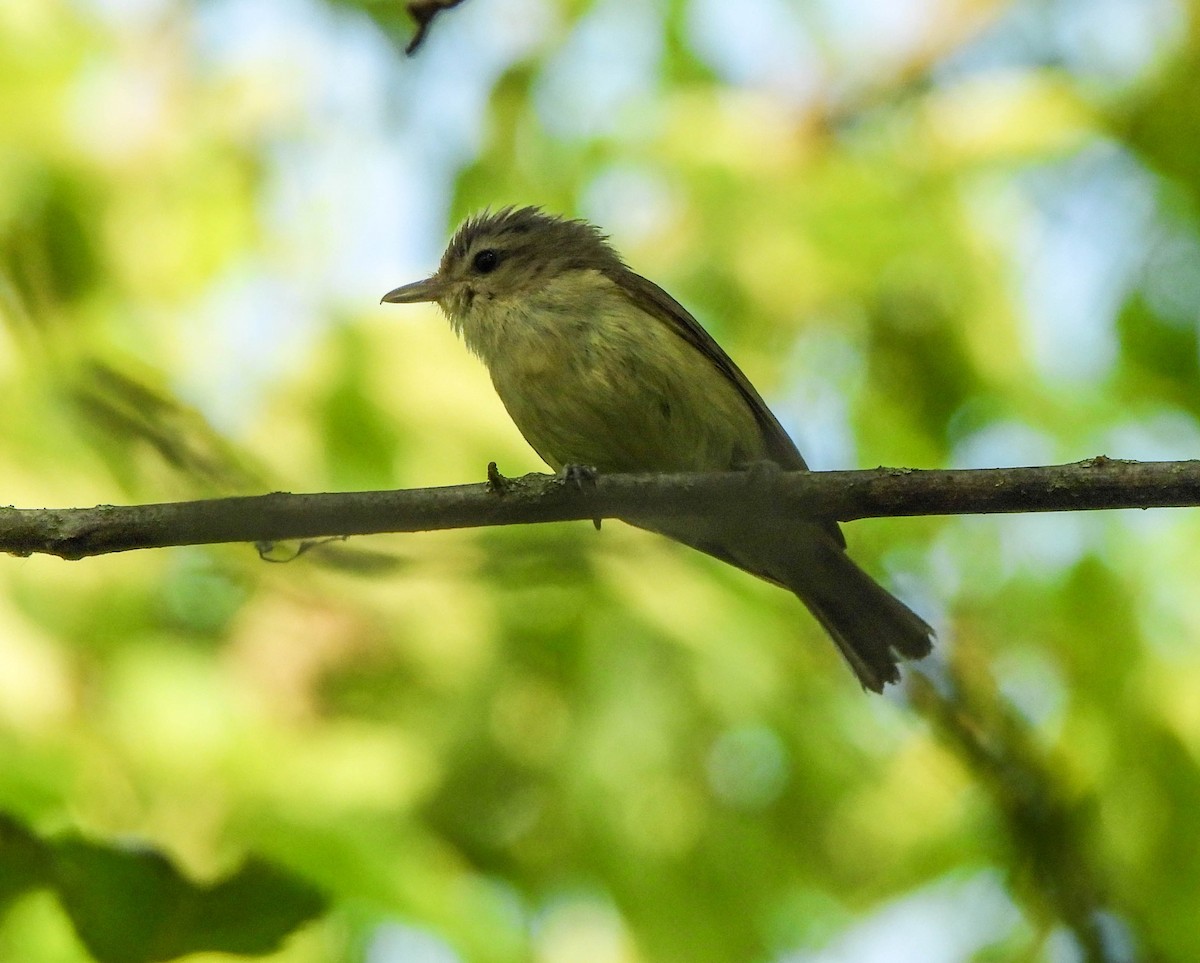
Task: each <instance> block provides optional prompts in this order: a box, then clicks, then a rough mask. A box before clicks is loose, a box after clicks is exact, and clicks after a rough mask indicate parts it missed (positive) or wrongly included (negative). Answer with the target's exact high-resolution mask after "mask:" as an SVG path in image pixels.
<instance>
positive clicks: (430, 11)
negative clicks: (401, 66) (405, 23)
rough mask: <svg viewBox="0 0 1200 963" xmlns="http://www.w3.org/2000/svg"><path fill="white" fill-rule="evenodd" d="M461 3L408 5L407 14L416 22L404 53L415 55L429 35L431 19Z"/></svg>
mask: <svg viewBox="0 0 1200 963" xmlns="http://www.w3.org/2000/svg"><path fill="white" fill-rule="evenodd" d="M462 2H463V0H413V2H412V3H410V4H409V5H408V12H409V15H410V16H411V17H412V18H413V19H414V20H415V21H417V32H416V33H414V34H413V38H412V40H410V41H409V42H408V46H407V47H405V48H404V52H405V53H406V54H408V55H409V56H410V57H411V56H412V55H413V54H415V53H416V52H417V49H418V48H419V47H420V46H421V44H423V43H424V42H425V37H426V36H427V35H428V33H429V27H430V25H431V24H432V23H433V18H434V17H436V16H437V15H438V14H439V13H441V12H442V11H443V10H449V9H450V8H451V7H457V6H458V5H459V4H460V3H462Z"/></svg>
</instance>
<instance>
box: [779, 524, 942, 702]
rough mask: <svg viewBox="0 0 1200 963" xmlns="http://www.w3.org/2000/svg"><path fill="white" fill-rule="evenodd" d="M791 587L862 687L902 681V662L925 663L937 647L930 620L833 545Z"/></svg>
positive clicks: (826, 545)
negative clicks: (911, 607) (835, 645)
mask: <svg viewBox="0 0 1200 963" xmlns="http://www.w3.org/2000/svg"><path fill="white" fill-rule="evenodd" d="M813 561H815V562H816V564H815V565H814V564H812V562H813ZM786 587H787V588H790V589H791V590H792V591H793V592H795V593H796V595H797V596H799V598H800V601H802V602H803V603H804V604H805V605H806V606H807V607H808V610H809V611H810V612H812V614H813V615H814V616H815V617H816V619H817V621H818V622H820V623H821V625H822V626H823V627H824V629H825V631H826V632H828V633H829V635H830V638H832V639H833V641H834V642H835V643H836V644H837V647H838V649H839V650H840V651H841V653H842V656H843V657H844V658H845V659H846V661H847V662H848V663H850V668H851V669H853V670H854V674H855V675H857V676H858V680H859V682H861V683H862V684H863V687H864V688H867V689H870V690H872V691H873V692H882V691H883V687H884V685H886V684H887V683H889V682H898V681H900V671H899V668H898V664H899V663H900V662H901V661H903V660H905V659H920V658H922V657H923V656H926V655H928V654H929V652H930V650H931V649H932V648H933V629H932V628H930V627H929V625H928V624H927V623H926V622H925V620H924V619H922V618H921V617H920V616H919V615H917V614H916V613H915V612H913V611H912V609H910V608H909V607H908V606H907V605H905V604H904V603H903V602H901V601H900V600H899V599H898V598H896V596H894V595H892V594H891V593H890V592H889V591H888V590H887V589H885V588H884V587H883V586H882V585H880V584H879V583H878V582H876V581H875V580H874V579H873V578H871V576H870V575H868V574H867V573H866V572H864V571H863V570H862V569H861V568H859V567H858V566H857V565H856V564H855V563H854V560H853V559H851V558H850V556H849V555H847V554H846V553H845V551H843V550H842V548H841V547H840V546H838V545H835V544H833V542H832V541H830V540H824V544H822V545H821V546H820V549H819V551H818V553H817V557H816V559H810V560H809V564H808V565H806V566H805V570H804V571H802V572H798V573H795V577H794V578H789V579H788V580H787V583H786Z"/></svg>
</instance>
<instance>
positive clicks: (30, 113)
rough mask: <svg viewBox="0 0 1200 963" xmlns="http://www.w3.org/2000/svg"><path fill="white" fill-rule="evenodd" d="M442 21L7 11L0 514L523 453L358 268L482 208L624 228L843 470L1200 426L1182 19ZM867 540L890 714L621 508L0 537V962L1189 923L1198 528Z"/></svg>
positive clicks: (1188, 31) (1161, 452)
mask: <svg viewBox="0 0 1200 963" xmlns="http://www.w3.org/2000/svg"><path fill="white" fill-rule="evenodd" d="M909 7H911V9H909ZM883 8H887V9H888V10H892V11H893V12H894V11H897V10H899V11H901V13H902V14H903V16H900V17H899V19H898V20H896V21H895V22H894V23H893V24H892V29H891V31H890V32H889V31H888V30H885V29H883V27H881V26H880V23H879V20H878V17H879V10H880V9H883ZM872 10H874V13H872ZM873 17H874V19H872V18H873ZM409 30H410V24H409V22H408V21H407V19H406V18H405V17H404V15H403V11H402V6H401V5H400V4H395V3H390V2H380V0H376V2H369V3H368V2H365V0H364V2H343V3H329V4H323V3H321V2H320V0H307V2H299V0H297V2H295V3H291V4H288V3H283V2H279V3H272V4H266V3H250V2H246V3H237V2H234V0H226V2H222V3H217V2H208V3H201V2H194V3H188V2H184V0H153V2H152V0H145V2H139V3H134V2H127V3H121V2H101V0H92V2H87V3H84V2H77V3H70V2H67V0H41V2H38V3H28V2H24V0H0V320H2V321H3V326H2V327H0V397H3V399H4V403H3V418H2V420H0V479H2V481H0V501H3V502H5V503H12V504H16V505H20V506H26V507H39V506H67V505H91V504H95V503H104V502H114V503H116V502H121V503H133V502H143V501H162V500H169V499H173V498H191V497H201V496H205V495H212V494H218V493H251V492H260V491H268V490H275V489H289V490H297V491H300V490H337V489H347V488H383V487H402V486H410V485H433V484H445V483H454V482H461V481H468V480H476V479H480V478H481V477H482V475H483V469H484V466H485V465H486V463H487V462H488V461H489V460H493V459H494V460H497V461H498V462H499V463H500V466H501V468H502V470H504V471H506V472H507V473H509V474H517V473H520V472H523V471H527V470H535V469H537V467H538V465H537V462H536V459H535V457H534V456H533V454H532V452H530V451H529V450H528V449H527V448H526V447H525V445H524V444H523V442H522V441H521V439H520V437H519V435H518V434H517V433H516V431H515V429H513V428H512V426H511V425H510V424H509V423H508V421H507V418H506V416H505V414H504V412H503V410H502V409H501V407H500V405H499V403H498V402H497V401H496V400H495V398H494V396H493V395H492V393H491V389H490V386H489V384H488V383H487V378H486V375H485V374H484V373H483V372H482V371H481V370H480V368H479V367H478V365H477V364H476V363H475V362H474V361H473V360H472V359H470V358H469V357H468V356H467V355H466V353H465V352H464V351H463V350H462V349H461V347H460V346H459V345H457V344H456V343H455V341H454V338H453V335H452V334H451V332H450V331H449V330H448V327H447V326H446V325H445V324H443V323H442V322H441V321H440V319H438V318H437V317H436V316H435V314H434V313H433V312H432V311H423V309H420V308H404V309H396V308H392V307H388V306H384V307H379V306H377V305H376V301H377V299H378V297H379V296H380V295H381V294H382V293H383V292H384V291H386V290H388V289H389V288H390V287H392V286H394V285H396V284H398V283H401V282H403V281H407V280H412V279H414V278H415V277H416V276H418V275H419V273H421V272H424V271H428V270H430V269H432V267H433V266H434V264H435V262H436V257H437V254H438V251H439V250H440V246H441V244H442V243H443V241H444V238H445V236H446V234H447V232H448V231H449V230H450V229H451V227H452V226H453V224H454V223H455V222H456V221H457V220H458V219H459V218H460V217H461V216H463V215H464V214H466V213H468V212H471V211H474V210H477V209H479V208H481V207H483V206H486V205H492V206H499V205H502V204H506V203H540V204H542V205H544V206H546V207H547V208H549V209H552V210H555V211H563V212H567V213H572V214H581V215H584V216H588V217H590V218H592V219H594V220H597V221H598V222H600V223H602V224H604V225H605V227H606V228H607V229H608V230H609V231H610V232H611V234H612V236H613V239H614V242H615V243H616V244H617V246H618V248H619V249H620V250H621V251H622V252H623V253H624V255H625V256H626V259H627V260H628V261H629V262H630V264H631V265H632V266H634V267H635V269H637V270H638V271H639V272H640V273H643V274H645V275H647V276H649V277H652V278H654V279H656V280H658V281H660V282H661V283H663V285H664V286H665V287H666V288H667V289H668V290H670V291H672V292H673V293H674V294H675V295H676V296H677V297H678V298H679V299H680V300H681V301H683V302H684V303H685V304H687V305H689V306H690V307H692V308H693V309H694V311H695V312H696V313H697V315H698V316H699V317H700V318H701V320H702V321H703V322H704V323H705V324H706V325H707V326H708V327H709V328H710V330H712V331H713V333H714V334H715V335H716V336H717V337H718V338H719V339H720V340H721V341H722V342H723V343H724V344H725V345H726V346H727V347H728V348H729V350H730V352H731V353H732V354H733V356H734V357H735V358H736V359H737V360H738V361H739V362H740V363H741V365H742V367H743V368H744V369H745V370H746V371H747V372H748V373H749V374H750V376H751V377H752V379H754V380H755V382H756V383H757V384H758V385H759V386H760V388H761V389H762V390H763V393H764V394H765V395H766V396H767V397H768V399H769V400H770V401H771V403H772V405H773V407H774V408H775V410H776V411H777V412H778V414H779V415H780V417H781V419H782V420H783V422H784V424H785V425H786V426H787V427H788V428H789V429H790V430H792V431H793V432H794V434H795V436H796V438H797V440H798V441H799V442H800V445H801V448H802V449H803V450H805V451H806V453H808V454H809V455H810V456H811V457H810V461H812V462H813V463H814V465H815V467H819V468H834V467H868V466H873V465H876V464H880V463H883V464H901V465H913V466H920V467H938V466H950V465H954V466H962V467H972V466H980V467H982V466H985V465H1002V464H1023V463H1046V462H1052V461H1056V460H1058V461H1066V460H1075V459H1078V458H1083V457H1087V456H1091V455H1095V454H1100V453H1104V454H1108V455H1110V456H1113V457H1144V458H1152V457H1191V456H1193V455H1194V454H1195V453H1196V451H1197V450H1198V447H1200V431H1198V428H1197V423H1196V418H1197V415H1198V414H1200V354H1198V344H1197V332H1198V321H1200V237H1198V236H1197V231H1198V220H1197V215H1198V212H1200V162H1198V161H1197V157H1200V154H1198V153H1197V150H1196V146H1197V143H1198V138H1200V80H1198V79H1197V78H1200V6H1198V5H1197V4H1196V3H1194V2H1184V0H1111V2H1108V3H1105V4H1088V3H1084V2H1082V0H1022V2H1017V0H1012V2H1005V0H928V2H925V3H916V2H913V3H912V4H910V5H908V6H905V5H901V4H894V5H886V4H885V5H875V6H872V5H868V4H841V5H838V4H832V3H819V2H815V0H810V2H803V0H793V2H786V0H775V2H767V0H761V2H759V0H745V2H744V3H740V4H734V3H728V4H722V3H719V2H717V0H710V2H700V0H692V2H685V0H670V2H667V0H661V2H656V3H646V2H640V0H639V2H634V0H627V2H622V0H595V2H588V0H559V2H552V0H543V2H537V0H470V2H468V3H466V4H463V5H461V6H460V7H458V8H456V9H455V10H453V11H450V12H448V13H446V14H445V15H444V16H442V17H441V18H439V20H438V21H437V22H436V23H435V24H434V28H433V30H432V32H431V37H430V40H429V42H428V44H427V45H426V47H424V48H423V49H422V51H421V52H420V53H419V54H418V56H417V57H416V58H414V59H412V60H405V59H403V57H402V55H401V53H400V51H401V49H402V47H403V45H404V43H405V42H406V41H407V38H408V31H409ZM848 536H849V538H850V542H851V548H852V551H853V552H854V554H855V555H856V557H858V558H859V559H861V560H862V561H863V562H864V564H866V565H867V567H869V568H871V569H872V570H873V571H875V572H877V573H879V574H881V575H882V576H883V577H885V579H887V580H889V581H890V582H891V584H893V585H894V586H895V587H896V588H897V590H898V591H899V592H900V593H901V594H903V595H905V597H906V598H908V599H910V600H911V601H912V602H913V603H914V604H915V605H916V606H917V607H918V608H920V609H921V610H922V612H923V613H924V614H926V615H928V616H929V617H930V618H931V619H932V620H933V621H934V622H935V623H936V624H937V626H938V628H939V631H940V634H941V637H942V641H941V644H940V647H939V649H938V653H937V655H936V656H935V657H934V658H933V659H931V660H929V661H928V662H927V663H926V664H924V665H922V666H921V667H920V668H912V669H910V670H909V671H908V673H907V675H908V678H909V680H910V685H908V686H907V687H906V689H905V690H904V691H902V692H897V693H893V694H891V695H890V696H888V697H887V698H883V699H879V698H868V697H866V696H865V695H863V694H862V693H861V692H860V691H859V690H858V688H857V686H855V685H854V683H853V681H852V679H851V678H850V676H849V673H848V672H847V671H846V670H845V668H844V667H843V666H842V665H840V664H839V662H838V659H837V656H836V655H835V653H834V651H833V649H832V647H831V646H829V645H828V644H827V642H826V641H825V640H824V639H823V638H822V637H821V635H820V632H819V631H818V630H817V629H816V628H815V626H814V625H813V624H812V623H811V620H810V619H808V617H807V616H806V615H805V614H804V613H803V612H802V611H801V610H800V607H799V605H798V604H797V603H796V601H795V600H794V599H792V598H790V597H787V596H785V594H784V593H781V592H778V591H777V590H774V589H772V588H771V587H769V586H765V585H760V584H757V583H755V582H753V581H752V580H750V579H748V578H745V577H743V576H741V575H740V574H739V573H737V572H733V571H729V570H726V569H724V568H722V567H720V566H719V565H717V564H715V563H711V562H710V561H709V560H707V559H704V558H701V557H699V556H697V555H694V554H690V553H688V552H687V551H685V550H683V549H681V548H679V547H678V546H674V545H671V544H666V543H664V542H662V541H660V540H656V539H654V538H652V537H650V536H647V535H645V534H644V533H640V532H635V531H632V530H627V529H624V528H623V527H621V526H618V525H615V524H614V525H611V526H605V529H604V531H603V532H602V533H600V534H597V533H596V532H594V531H593V530H592V528H591V526H590V525H587V524H579V525H563V526H546V527H538V528H528V529H525V530H519V531H481V532H470V533H463V532H454V533H437V534H430V535H425V536H411V537H403V538H399V537H397V538H382V537H380V538H373V539H361V540H357V541H355V542H353V543H350V544H347V545H344V546H337V547H336V548H330V549H329V550H328V551H326V552H324V553H323V554H320V553H310V554H308V555H305V556H304V557H302V558H301V559H300V560H298V561H296V562H293V563H292V564H286V565H270V564H264V563H263V562H262V561H260V560H259V559H258V557H257V556H256V555H255V553H254V552H253V551H252V550H251V549H250V548H249V547H246V546H227V547H218V548H212V549H181V550H174V551H162V552H153V553H151V552H147V553H137V554H131V555H128V556H114V557H107V558H98V559H92V560H88V561H85V562H78V563H70V564H68V563H64V562H61V561H58V560H54V559H45V558H29V559H15V558H10V559H6V560H3V562H2V564H0V585H2V586H3V591H2V592H0V960H5V961H7V960H21V961H34V963H38V961H81V960H88V959H91V958H93V956H94V957H95V958H99V959H103V960H111V961H130V960H143V959H165V958H174V957H176V956H178V955H180V954H184V953H187V952H190V951H199V950H210V951H227V952H244V953H252V952H271V953H273V954H274V955H273V956H272V957H271V958H272V959H275V960H278V961H281V963H282V961H287V963H309V961H312V963H315V961H327V960H328V961H333V960H338V961H341V960H346V961H359V960H369V961H371V963H394V961H434V963H446V961H454V960H469V961H486V963H492V961H495V963H502V961H518V960H527V959H535V960H539V961H545V963H560V961H562V963H566V961H572V963H574V961H587V963H650V961H674V960H688V961H709V960H711V961H714V963H715V961H731V960H761V961H767V960H772V961H775V960H778V961H784V960H786V961H789V963H796V961H817V960H821V961H832V960H856V961H857V960H885V959H888V960H890V959H895V960H916V959H920V960H925V961H934V963H936V961H942V960H945V961H956V960H977V961H1001V960H1005V961H1007V960H1014V961H1015V960H1047V961H1060V960H1075V959H1096V960H1132V959H1152V958H1153V959H1164V960H1178V961H1190V960H1195V959H1200V927H1197V925H1196V907H1197V906H1200V769H1198V766H1197V762H1198V757H1200V708H1198V707H1200V700H1197V698H1196V692H1197V691H1198V690H1200V594H1198V593H1197V592H1196V590H1195V587H1196V585H1197V583H1198V579H1200V548H1198V547H1197V546H1198V545H1200V521H1198V520H1197V517H1196V515H1195V513H1192V512H1185V511H1170V512H1167V511H1162V512H1149V513H1110V514H1091V515H1087V516H1081V517H1067V516H1062V517H1055V518H1041V517H1033V516H1028V517H1016V516H1014V517H1007V518H949V519H920V520H913V519H909V520H895V521H892V520H880V521H873V522H860V523H856V524H854V525H852V526H850V528H849V531H848ZM126 920H128V921H129V922H128V923H126V922H124V921H126ZM305 921H307V922H305ZM194 958H195V959H201V958H203V957H194ZM209 958H211V959H214V960H215V959H217V958H218V957H217V956H215V955H214V956H212V957H209ZM219 958H228V957H219Z"/></svg>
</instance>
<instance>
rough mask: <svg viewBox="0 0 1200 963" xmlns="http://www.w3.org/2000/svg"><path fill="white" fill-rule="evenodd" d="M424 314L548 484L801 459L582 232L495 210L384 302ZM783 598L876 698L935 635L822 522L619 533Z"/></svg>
mask: <svg viewBox="0 0 1200 963" xmlns="http://www.w3.org/2000/svg"><path fill="white" fill-rule="evenodd" d="M383 300H384V301H388V302H392V303H410V302H418V301H433V302H436V303H437V304H438V305H439V306H440V307H441V309H442V311H443V312H444V313H445V314H446V316H447V317H448V318H449V319H450V324H451V326H452V327H453V328H454V330H455V331H456V332H457V333H458V334H459V336H461V337H462V339H463V341H464V342H465V343H466V346H467V348H468V349H470V350H471V351H472V352H473V353H474V354H476V355H478V356H479V358H480V359H482V360H483V362H484V364H486V365H487V368H488V370H489V372H490V373H491V376H492V383H493V384H494V385H495V388H496V392H497V393H498V394H499V395H500V399H501V401H503V402H504V406H505V407H506V408H507V409H508V413H509V415H511V416H512V419H513V421H514V422H516V425H517V427H518V428H519V429H520V430H521V433H522V434H523V435H524V436H525V439H526V440H527V441H528V442H529V444H530V445H531V446H533V448H534V450H535V451H536V452H537V453H538V454H539V455H540V456H541V457H542V458H543V459H544V460H545V461H546V463H547V464H549V465H550V466H551V467H552V468H554V469H555V470H556V471H559V470H561V469H563V468H564V467H566V466H574V465H579V466H590V467H594V468H596V469H597V470H598V471H600V472H602V473H603V472H702V471H728V470H730V469H737V468H744V467H747V466H752V465H754V464H756V463H764V462H773V463H774V464H776V465H778V466H779V467H780V468H782V469H784V470H789V471H794V470H798V469H806V468H807V466H806V465H805V463H804V459H803V458H802V457H801V456H800V452H799V451H797V450H796V446H795V445H794V444H793V443H792V441H791V439H790V438H788V436H787V434H786V433H785V432H784V430H783V428H782V427H781V426H780V424H779V421H778V419H776V417H775V416H774V415H773V414H772V413H771V411H770V409H768V408H767V406H766V403H765V402H764V401H763V400H762V397H761V396H760V395H759V393H758V392H757V391H755V389H754V386H753V385H751V384H750V382H749V381H748V380H747V378H746V376H745V375H744V374H742V372H741V371H740V370H739V369H738V367H737V365H735V364H734V363H733V361H732V360H730V358H729V356H728V355H727V354H726V353H725V352H724V351H723V350H721V347H720V346H719V345H718V344H717V343H716V341H714V340H713V339H712V337H711V336H710V335H709V334H708V332H706V331H705V330H704V329H703V328H702V327H701V326H700V324H699V323H698V322H697V321H696V319H695V318H693V317H692V316H691V315H690V314H689V313H688V312H687V311H686V310H685V309H684V308H683V307H682V306H681V305H680V304H679V302H677V301H676V300H675V299H674V298H672V297H671V296H670V295H669V294H667V292H666V291H664V290H663V289H662V288H660V287H659V286H658V285H656V284H654V283H653V282H651V281H648V280H647V279H646V278H644V277H640V276H639V275H637V274H634V273H633V271H631V270H630V269H629V268H628V267H626V266H625V264H624V262H623V261H622V260H621V258H620V257H619V256H618V254H617V253H616V252H615V251H614V250H613V248H612V247H611V246H610V245H609V244H608V243H607V239H606V238H605V236H604V235H603V234H602V233H601V232H600V231H599V229H597V228H596V227H594V226H593V225H591V224H588V223H586V222H584V221H579V220H570V219H567V218H562V217H555V216H551V215H548V214H545V213H543V212H542V211H541V210H540V209H538V208H533V207H522V208H505V209H504V210H501V211H498V212H496V213H490V212H485V213H483V214H480V215H478V216H476V217H472V218H470V219H468V220H467V221H466V222H465V223H464V224H463V225H462V226H461V227H460V228H459V229H458V231H457V232H456V233H455V235H454V237H453V239H452V240H451V241H450V245H449V247H447V248H446V252H445V254H443V255H442V261H441V266H440V267H439V268H438V270H437V273H435V274H434V275H433V276H431V277H429V278H426V279H425V280H423V281H417V282H415V283H413V284H406V285H404V286H403V287H398V288H396V289H395V290H394V291H390V292H389V293H387V294H385V295H384V297H383ZM624 520H625V521H628V522H630V523H631V524H634V525H637V526H639V527H641V528H646V529H650V530H652V531H655V532H658V533H660V534H663V535H666V536H668V537H670V538H673V539H675V540H677V541H680V542H683V543H684V544H685V545H690V546H692V547H693V548H696V549H699V550H700V551H702V552H707V553H708V554H709V555H712V556H714V557H716V558H719V559H721V560H722V561H724V562H728V563H729V564H731V565H735V566H737V567H738V568H741V569H744V570H745V571H747V572H749V573H751V574H752V575H757V576H758V577H759V578H763V579H766V580H767V581H769V582H773V583H775V584H776V585H779V586H781V587H783V588H786V589H789V590H790V591H792V592H794V593H795V594H796V595H797V596H798V597H799V598H800V601H802V602H803V603H804V604H805V605H806V606H807V607H808V609H809V611H811V612H812V614H813V615H814V616H816V618H817V621H818V622H820V623H821V625H822V626H824V628H825V630H826V631H827V632H828V633H829V635H830V636H831V637H832V638H833V641H834V642H835V643H837V647H838V649H839V650H840V651H841V653H842V655H843V656H845V658H846V661H847V662H849V663H850V667H851V668H852V669H853V670H854V672H855V674H856V675H857V676H858V679H859V681H860V682H861V683H862V684H863V686H865V687H866V688H868V689H872V690H874V691H875V692H880V691H882V690H883V686H884V685H885V683H889V682H896V681H898V680H899V677H900V674H899V671H898V669H897V662H898V661H899V660H901V659H916V658H920V657H922V656H924V655H926V654H928V652H929V651H930V648H931V644H932V636H933V631H932V629H930V627H929V626H928V625H926V624H925V622H924V621H922V620H921V619H920V618H919V617H918V616H917V615H915V614H914V613H913V612H912V611H910V610H909V609H908V608H907V607H906V606H905V605H904V604H903V603H902V602H900V600H899V599H897V598H895V597H894V596H892V595H891V594H889V593H888V592H887V591H886V590H885V589H884V588H883V587H882V586H880V585H879V584H878V583H877V582H875V581H874V580H873V579H872V578H871V577H870V576H869V575H867V574H866V573H865V572H864V571H863V570H862V569H860V568H859V567H858V566H857V565H855V564H854V562H853V561H851V559H850V558H849V556H848V555H847V554H846V552H845V545H846V542H845V539H844V538H843V537H842V533H841V530H840V529H839V528H838V525H837V523H836V522H835V521H833V520H821V519H811V518H781V517H778V516H771V517H760V516H752V517H746V516H745V515H741V516H739V517H737V518H708V517H704V518H692V517H688V518H658V519H649V518H646V519H641V518H637V517H631V518H627V519H624Z"/></svg>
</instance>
